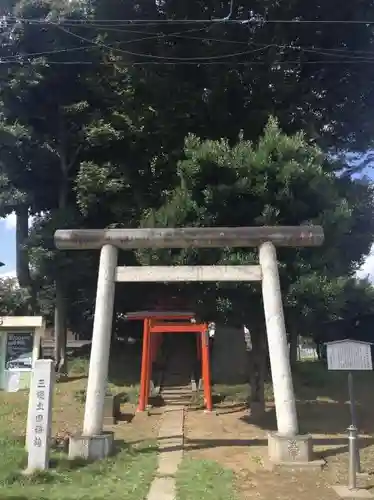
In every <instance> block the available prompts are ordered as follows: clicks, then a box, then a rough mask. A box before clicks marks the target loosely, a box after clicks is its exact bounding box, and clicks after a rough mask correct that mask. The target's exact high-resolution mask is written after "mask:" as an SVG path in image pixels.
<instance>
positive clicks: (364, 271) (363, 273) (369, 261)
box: [357, 245, 374, 282]
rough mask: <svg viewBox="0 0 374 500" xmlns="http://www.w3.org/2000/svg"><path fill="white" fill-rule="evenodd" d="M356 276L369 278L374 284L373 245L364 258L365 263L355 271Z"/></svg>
mask: <svg viewBox="0 0 374 500" xmlns="http://www.w3.org/2000/svg"><path fill="white" fill-rule="evenodd" d="M357 276H358V277H359V278H369V279H370V281H372V282H374V245H372V247H371V251H370V253H369V255H368V256H367V257H366V260H365V262H364V263H363V264H362V266H361V268H360V269H359V270H358V271H357Z"/></svg>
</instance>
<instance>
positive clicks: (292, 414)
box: [55, 226, 324, 465]
mask: <svg viewBox="0 0 374 500" xmlns="http://www.w3.org/2000/svg"><path fill="white" fill-rule="evenodd" d="M323 239H324V234H323V229H322V228H321V227H320V226H297V227H288V226H276V227H269V226H262V227H231V228H204V227H198V228H165V229H163V228H153V229H148V228H143V229H104V230H60V231H57V232H56V233H55V243H56V246H57V248H60V249H63V250H69V249H97V250H99V249H100V250H101V256H100V268H99V278H98V288H97V297H96V310H95V321H94V328H93V338H92V347H91V359H90V368H89V377H88V386H87V398H86V407H85V417H84V423H83V433H82V434H81V435H79V436H74V437H72V438H71V440H70V449H69V454H70V456H72V457H74V456H75V457H77V456H81V457H85V458H90V459H94V458H102V457H104V456H106V455H108V454H109V452H110V449H111V445H112V443H113V434H110V433H103V407H104V397H105V388H106V381H107V375H108V362H109V349H110V339H111V323H112V316H113V301H114V286H115V282H116V281H126V282H134V281H137V282H157V281H158V282H176V281H179V282H181V281H190V282H191V281H210V282H217V281H231V282H232V281H262V294H263V305H264V312H265V322H266V330H267V337H268V344H269V355H270V364H271V372H272V380H273V388H274V399H275V407H276V417H277V432H275V433H270V434H269V458H270V459H271V461H272V462H274V463H278V464H289V463H291V464H295V465H297V464H299V465H300V464H306V463H310V461H311V460H312V442H311V437H310V436H309V435H299V427H298V421H297V413H296V403H295V395H294V389H293V384H292V376H291V368H290V359H289V351H288V344H287V336H286V329H285V322H284V314H283V306H282V296H281V289H280V281H279V273H278V262H277V255H276V249H275V247H276V246H283V247H312V246H320V245H321V244H322V243H323ZM221 247H232V248H235V247H236V248H243V247H258V248H259V260H260V265H259V266H214V265H213V266H166V267H161V266H156V267H155V266H153V267H152V266H147V267H116V266H117V252H118V249H119V248H120V249H125V250H129V249H139V248H149V249H152V248H153V249H158V248H221Z"/></svg>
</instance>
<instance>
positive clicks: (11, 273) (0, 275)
mask: <svg viewBox="0 0 374 500" xmlns="http://www.w3.org/2000/svg"><path fill="white" fill-rule="evenodd" d="M16 277H17V273H16V271H15V270H14V271H6V272H4V273H0V279H1V278H16Z"/></svg>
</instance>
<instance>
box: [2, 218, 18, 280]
mask: <svg viewBox="0 0 374 500" xmlns="http://www.w3.org/2000/svg"><path fill="white" fill-rule="evenodd" d="M15 225H16V218H15V216H14V214H12V215H10V216H9V217H7V218H6V219H0V262H3V263H4V264H5V267H1V268H0V276H3V275H4V274H6V275H8V274H14V271H15V269H16V232H15Z"/></svg>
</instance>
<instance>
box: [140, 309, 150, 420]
mask: <svg viewBox="0 0 374 500" xmlns="http://www.w3.org/2000/svg"><path fill="white" fill-rule="evenodd" d="M150 335H151V334H150V321H149V319H148V318H145V319H144V321H143V350H142V367H141V374H140V394H139V405H138V411H145V409H146V406H147V403H148V394H149V376H150V373H149V372H150V368H149V361H150ZM147 391H148V393H147Z"/></svg>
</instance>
